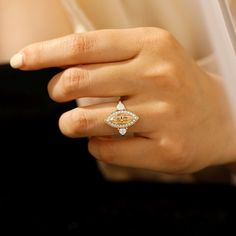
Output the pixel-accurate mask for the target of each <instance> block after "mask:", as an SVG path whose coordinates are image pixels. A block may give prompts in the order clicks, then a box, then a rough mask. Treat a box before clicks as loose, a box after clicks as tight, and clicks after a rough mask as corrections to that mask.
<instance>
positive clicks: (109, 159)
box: [98, 142, 115, 164]
mask: <svg viewBox="0 0 236 236" xmlns="http://www.w3.org/2000/svg"><path fill="white" fill-rule="evenodd" d="M112 147H113V146H112V143H111V142H106V143H101V144H100V145H99V147H98V153H99V160H100V161H102V162H104V163H107V164H113V163H115V154H114V149H113V148H112Z"/></svg>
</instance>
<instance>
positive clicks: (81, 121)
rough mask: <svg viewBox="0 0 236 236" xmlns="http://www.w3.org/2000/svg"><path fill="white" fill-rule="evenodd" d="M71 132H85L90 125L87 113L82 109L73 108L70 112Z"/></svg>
mask: <svg viewBox="0 0 236 236" xmlns="http://www.w3.org/2000/svg"><path fill="white" fill-rule="evenodd" d="M71 123H72V124H73V125H72V128H71V133H72V134H77V135H79V134H83V133H84V132H86V131H87V130H88V129H89V127H90V121H89V119H88V115H87V114H86V112H85V111H83V110H79V111H78V110H77V109H75V110H73V111H72V112H71Z"/></svg>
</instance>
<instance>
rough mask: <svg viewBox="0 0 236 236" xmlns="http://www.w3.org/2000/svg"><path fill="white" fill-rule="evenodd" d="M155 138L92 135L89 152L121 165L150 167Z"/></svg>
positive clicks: (106, 161)
mask: <svg viewBox="0 0 236 236" xmlns="http://www.w3.org/2000/svg"><path fill="white" fill-rule="evenodd" d="M153 146H154V145H153V140H151V139H148V138H144V137H130V138H126V139H123V138H121V139H113V138H109V139H108V138H99V137H92V138H91V139H90V140H89V144H88V148H89V152H90V153H91V154H92V155H93V156H94V157H95V158H96V159H98V160H99V161H102V162H105V163H108V164H114V165H119V166H129V167H135V168H147V169H150V168H151V166H150V157H149V156H150V155H151V152H152V149H153Z"/></svg>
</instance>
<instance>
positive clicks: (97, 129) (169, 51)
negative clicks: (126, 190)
mask: <svg viewBox="0 0 236 236" xmlns="http://www.w3.org/2000/svg"><path fill="white" fill-rule="evenodd" d="M20 53H21V54H22V55H23V64H22V65H21V66H20V68H19V69H22V70H37V69H42V68H48V67H55V66H56V67H62V68H64V71H63V72H61V73H59V74H57V75H55V76H54V77H53V78H52V79H51V81H50V82H49V84H48V92H49V95H50V97H51V98H52V99H53V100H55V101H57V102H66V101H70V100H73V99H78V98H82V97H113V96H120V97H121V98H122V101H123V103H124V104H125V106H126V108H127V109H128V110H130V111H132V112H134V113H135V114H137V115H138V116H139V117H140V119H139V120H138V122H137V123H136V124H135V125H134V126H132V127H130V128H129V129H128V133H129V134H131V136H130V135H128V136H127V137H124V138H120V139H117V138H114V137H113V138H112V135H115V134H117V133H118V131H117V129H114V128H111V127H109V126H108V125H107V124H105V123H104V119H105V118H106V117H107V116H108V115H109V114H110V113H111V112H113V111H114V110H115V109H116V105H117V103H104V104H98V105H90V106H86V107H78V108H75V109H73V110H70V111H68V112H66V113H64V114H62V116H61V118H60V120H59V127H60V129H61V131H62V133H63V134H64V135H66V136H69V137H72V138H75V137H89V143H88V148H89V151H90V152H91V154H92V155H93V156H94V157H95V158H97V159H98V160H100V161H103V162H105V163H109V164H115V165H120V166H129V167H136V168H143V169H150V170H155V171H159V172H163V173H173V174H176V173H178V174H179V173H192V172H195V171H198V170H200V169H203V168H205V167H208V166H214V165H222V164H227V163H231V162H234V161H235V159H236V145H235V140H236V139H235V129H234V126H233V122H232V118H231V114H230V110H229V105H228V102H227V99H226V96H225V94H224V89H223V86H222V84H221V79H220V78H218V77H216V76H214V75H211V74H209V73H206V72H205V71H203V70H202V69H201V68H200V67H199V66H198V65H197V63H196V62H195V61H194V60H193V58H191V56H190V55H188V54H187V53H186V51H185V50H184V48H183V47H182V46H181V45H180V44H179V43H178V42H177V40H176V39H175V38H174V37H173V36H172V35H171V34H170V33H169V32H167V31H165V30H163V29H159V28H132V29H122V30H99V31H91V32H87V33H81V34H72V35H68V36H66V37H62V38H57V39H54V40H50V41H44V42H39V43H36V44H32V45H29V46H27V47H25V48H24V49H22V50H21V52H20Z"/></svg>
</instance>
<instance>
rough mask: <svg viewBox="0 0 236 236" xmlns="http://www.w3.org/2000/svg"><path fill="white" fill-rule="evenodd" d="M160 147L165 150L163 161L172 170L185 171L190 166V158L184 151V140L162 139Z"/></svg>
mask: <svg viewBox="0 0 236 236" xmlns="http://www.w3.org/2000/svg"><path fill="white" fill-rule="evenodd" d="M161 147H162V149H164V152H165V158H164V161H165V163H166V166H167V167H168V169H170V170H171V171H172V172H179V173H182V172H185V171H186V170H188V168H189V166H190V159H189V158H188V155H187V152H186V145H185V142H184V141H183V140H182V139H181V138H179V139H178V140H177V139H176V140H162V143H161Z"/></svg>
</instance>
